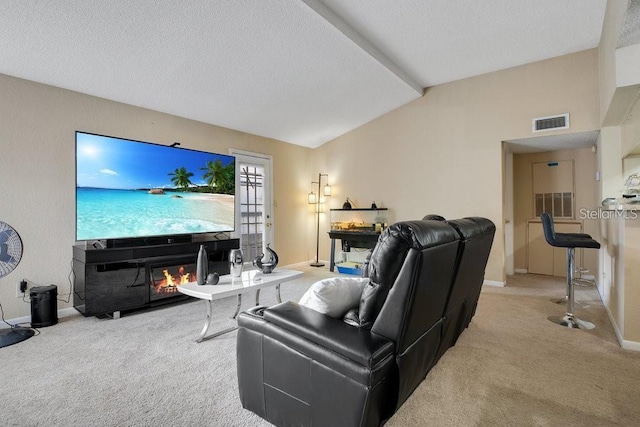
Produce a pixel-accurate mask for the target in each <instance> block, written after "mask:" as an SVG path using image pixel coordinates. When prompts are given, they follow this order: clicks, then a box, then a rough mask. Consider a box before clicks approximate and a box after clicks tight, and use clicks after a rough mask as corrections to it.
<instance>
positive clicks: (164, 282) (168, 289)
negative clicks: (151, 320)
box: [147, 262, 197, 301]
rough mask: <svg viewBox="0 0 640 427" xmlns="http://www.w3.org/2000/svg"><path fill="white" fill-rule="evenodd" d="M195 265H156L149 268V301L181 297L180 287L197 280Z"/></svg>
mask: <svg viewBox="0 0 640 427" xmlns="http://www.w3.org/2000/svg"><path fill="white" fill-rule="evenodd" d="M196 274H197V273H196V264H195V263H184V262H183V263H178V264H176V263H172V264H169V265H166V264H155V265H150V266H148V274H147V277H148V278H149V300H150V301H157V300H160V299H163V298H170V297H174V296H177V295H179V294H178V285H181V284H185V283H189V282H195V281H196V280H197V275H196Z"/></svg>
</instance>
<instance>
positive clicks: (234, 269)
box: [229, 249, 244, 277]
mask: <svg viewBox="0 0 640 427" xmlns="http://www.w3.org/2000/svg"><path fill="white" fill-rule="evenodd" d="M243 263H244V260H243V258H242V251H241V250H240V249H231V252H229V273H230V274H231V277H240V276H242V267H243Z"/></svg>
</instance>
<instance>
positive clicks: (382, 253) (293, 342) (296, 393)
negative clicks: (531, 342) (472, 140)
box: [237, 217, 495, 426]
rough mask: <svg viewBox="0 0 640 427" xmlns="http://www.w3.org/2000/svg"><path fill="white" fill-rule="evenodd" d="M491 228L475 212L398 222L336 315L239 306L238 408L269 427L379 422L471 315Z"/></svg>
mask: <svg viewBox="0 0 640 427" xmlns="http://www.w3.org/2000/svg"><path fill="white" fill-rule="evenodd" d="M494 234H495V226H494V224H493V223H492V222H491V221H489V220H487V219H484V218H465V219H460V220H454V221H444V219H443V218H441V217H440V218H437V220H433V219H431V220H421V221H406V222H399V223H396V224H393V225H392V226H390V227H388V228H387V229H386V230H385V231H384V232H383V234H382V235H381V236H380V239H379V241H378V243H377V245H376V246H375V248H374V249H373V251H372V253H371V255H370V257H369V261H368V263H367V264H366V265H365V267H364V268H363V275H365V276H366V277H368V278H369V283H368V284H367V285H366V286H365V287H364V290H363V292H362V297H361V301H360V305H359V307H357V308H356V309H355V310H352V311H351V312H349V313H348V314H347V315H346V316H345V319H335V318H331V317H328V316H326V315H324V314H321V313H319V312H317V311H314V310H312V309H310V308H307V307H304V306H301V305H298V304H297V303H295V302H291V301H289V302H284V303H281V304H278V305H275V306H273V307H269V308H266V309H265V308H263V307H262V308H259V307H254V308H252V309H250V310H248V311H246V312H243V313H241V314H240V316H239V317H238V325H239V330H238V339H237V367H238V385H239V391H240V400H241V402H242V405H243V407H244V408H246V409H248V410H250V411H252V412H254V413H256V414H258V415H259V416H260V417H262V418H264V419H266V420H268V421H269V422H271V423H273V424H275V425H277V426H293V425H299V426H378V425H381V424H384V422H385V421H386V420H387V419H388V418H389V417H391V415H393V413H394V412H395V411H396V410H397V409H398V408H399V407H400V406H401V405H402V404H403V402H404V401H405V400H406V399H407V398H408V397H409V396H410V395H411V393H412V392H413V391H414V390H415V388H416V387H417V386H418V385H419V384H420V382H421V381H422V380H423V379H424V378H425V376H426V375H427V373H428V372H429V370H430V369H431V368H432V367H433V366H434V365H435V363H436V362H437V361H438V359H439V358H440V357H441V356H442V355H443V354H444V353H445V352H446V350H447V349H448V348H450V347H451V346H452V345H454V344H455V342H456V340H457V338H458V336H459V335H460V333H462V332H463V331H464V329H465V328H466V327H467V326H468V324H469V322H470V321H471V318H472V317H473V315H474V313H475V309H476V305H477V301H478V297H479V294H480V289H481V286H482V283H483V281H484V270H485V267H486V264H487V260H488V257H489V252H490V249H491V245H492V242H493V237H494Z"/></svg>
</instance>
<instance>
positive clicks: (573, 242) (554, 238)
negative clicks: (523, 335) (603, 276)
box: [540, 212, 600, 329]
mask: <svg viewBox="0 0 640 427" xmlns="http://www.w3.org/2000/svg"><path fill="white" fill-rule="evenodd" d="M540 219H541V220H542V229H543V230H544V238H545V240H546V241H547V243H548V244H550V245H551V246H555V247H557V248H567V313H566V314H565V315H564V316H562V317H560V316H550V317H549V318H548V319H549V320H550V321H552V322H553V323H556V324H558V325H562V326H566V327H568V328H574V329H593V328H595V325H594V324H593V323H591V322H586V321H584V320H580V319H578V318H577V317H576V316H575V315H574V314H573V310H574V303H575V300H574V288H573V286H574V283H573V275H574V271H575V267H574V254H575V249H576V248H591V249H600V243H598V242H597V241H595V240H593V238H592V237H591V236H590V235H588V234H583V233H556V232H555V229H554V227H553V219H552V218H551V215H549V214H548V213H546V212H545V213H543V214H542V215H541V216H540Z"/></svg>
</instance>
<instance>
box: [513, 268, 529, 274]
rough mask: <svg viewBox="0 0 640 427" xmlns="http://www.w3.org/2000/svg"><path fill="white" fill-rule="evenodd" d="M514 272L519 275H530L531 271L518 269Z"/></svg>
mask: <svg viewBox="0 0 640 427" xmlns="http://www.w3.org/2000/svg"><path fill="white" fill-rule="evenodd" d="M513 271H514V272H515V273H517V274H529V270H527V269H526V268H516V269H515V270H513Z"/></svg>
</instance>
